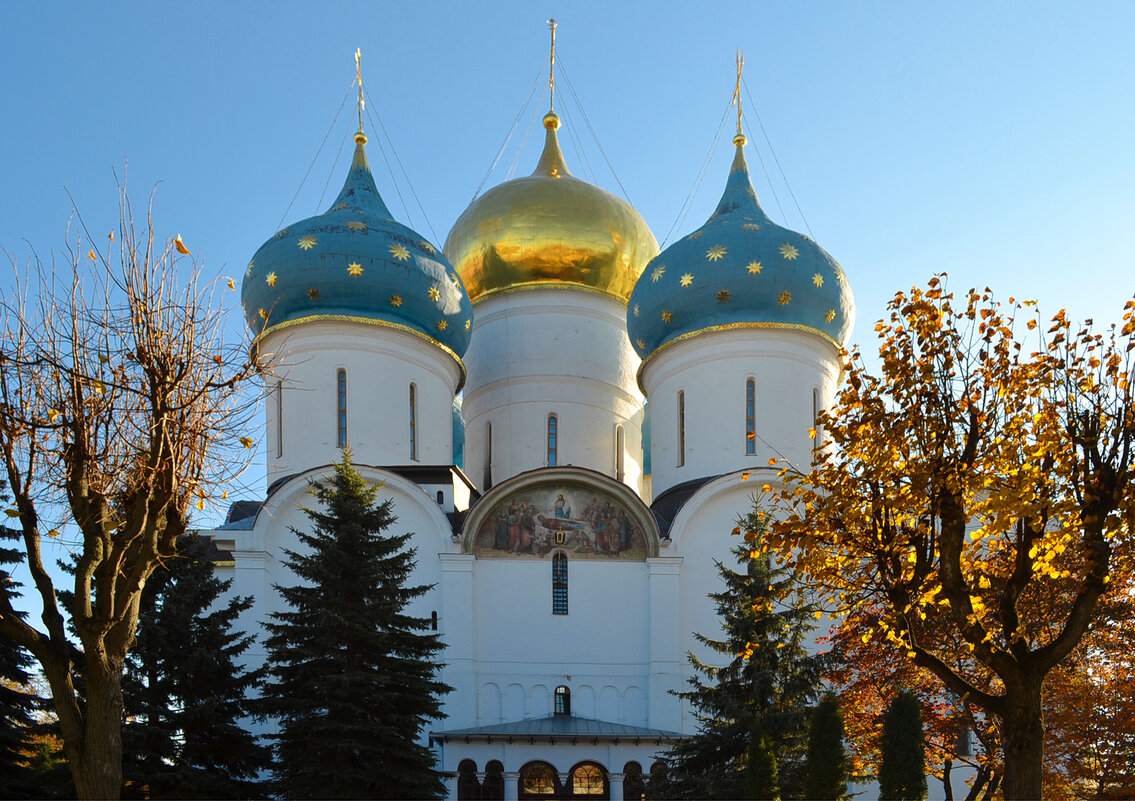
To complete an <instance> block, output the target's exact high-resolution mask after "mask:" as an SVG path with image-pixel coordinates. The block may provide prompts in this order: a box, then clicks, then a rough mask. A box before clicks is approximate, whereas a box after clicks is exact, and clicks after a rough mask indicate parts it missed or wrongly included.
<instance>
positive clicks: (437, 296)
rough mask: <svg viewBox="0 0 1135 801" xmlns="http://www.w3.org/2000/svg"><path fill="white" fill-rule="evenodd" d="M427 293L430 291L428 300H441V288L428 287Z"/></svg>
mask: <svg viewBox="0 0 1135 801" xmlns="http://www.w3.org/2000/svg"><path fill="white" fill-rule="evenodd" d="M429 293H430V300H434V301H437V300H441V290H440V289H438V288H437V287H436V286H431V287H430V289H429Z"/></svg>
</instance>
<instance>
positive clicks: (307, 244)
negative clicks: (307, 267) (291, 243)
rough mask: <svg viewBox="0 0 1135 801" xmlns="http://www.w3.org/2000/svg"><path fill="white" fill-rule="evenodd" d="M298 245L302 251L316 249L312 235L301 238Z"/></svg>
mask: <svg viewBox="0 0 1135 801" xmlns="http://www.w3.org/2000/svg"><path fill="white" fill-rule="evenodd" d="M296 244H297V245H299V249H300V250H311V249H312V248H313V247H315V237H314V236H312V235H311V234H308V235H307V236H301V237H300V238H299V241H298V242H296Z"/></svg>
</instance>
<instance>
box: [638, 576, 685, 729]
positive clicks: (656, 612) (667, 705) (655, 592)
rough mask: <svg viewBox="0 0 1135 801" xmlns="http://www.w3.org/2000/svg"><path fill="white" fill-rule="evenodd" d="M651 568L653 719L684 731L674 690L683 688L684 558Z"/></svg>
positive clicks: (657, 724)
mask: <svg viewBox="0 0 1135 801" xmlns="http://www.w3.org/2000/svg"><path fill="white" fill-rule="evenodd" d="M646 564H647V568H648V569H649V570H650V690H649V693H650V696H649V702H650V722H649V723H648V724H647V725H648V726H649V727H650V728H653V729H662V730H663V731H681V729H682V708H681V702H680V700H679V699H678V698H676V697H675V696H674V695H672V694H671V693H672V691H676V690H680V689H681V664H682V651H681V648H680V637H679V630H678V625H679V607H678V601H679V598H680V597H681V593H680V592H679V588H680V585H679V579H680V576H681V569H682V558H681V557H668V556H663V557H654V558H649V559H647V560H646Z"/></svg>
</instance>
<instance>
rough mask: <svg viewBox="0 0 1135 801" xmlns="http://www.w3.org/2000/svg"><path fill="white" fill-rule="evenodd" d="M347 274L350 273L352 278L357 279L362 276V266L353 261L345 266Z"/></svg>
mask: <svg viewBox="0 0 1135 801" xmlns="http://www.w3.org/2000/svg"><path fill="white" fill-rule="evenodd" d="M347 272H348V273H350V274H351V275H352V276H353V277H355V278H358V277H359V276H360V275H362V274H363V266H362V265H361V264H359V263H358V262H357V261H353V262H351V263H350V264H348V265H347Z"/></svg>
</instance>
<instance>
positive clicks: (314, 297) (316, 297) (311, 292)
mask: <svg viewBox="0 0 1135 801" xmlns="http://www.w3.org/2000/svg"><path fill="white" fill-rule="evenodd" d="M307 296H308V297H309V298H311V299H312V300H319V290H318V289H316V288H315V287H312V288H311V289H309V290H308V291H307Z"/></svg>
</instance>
